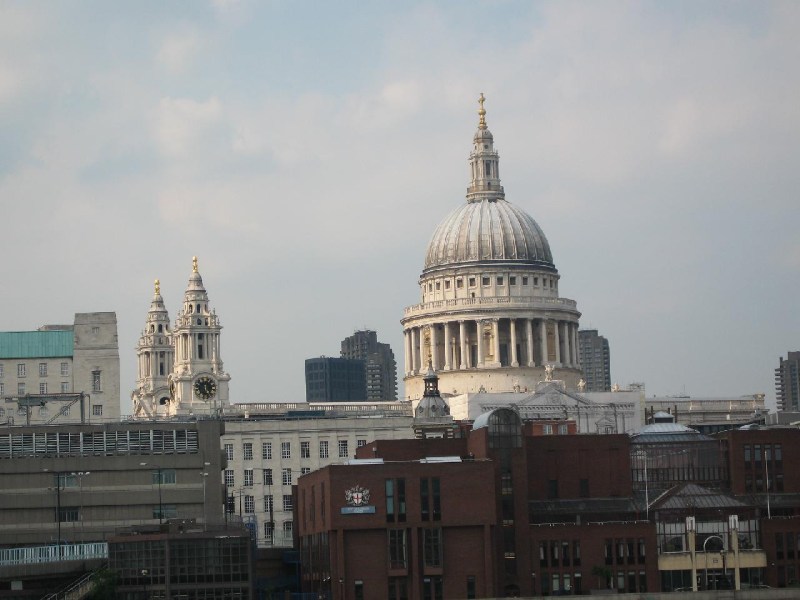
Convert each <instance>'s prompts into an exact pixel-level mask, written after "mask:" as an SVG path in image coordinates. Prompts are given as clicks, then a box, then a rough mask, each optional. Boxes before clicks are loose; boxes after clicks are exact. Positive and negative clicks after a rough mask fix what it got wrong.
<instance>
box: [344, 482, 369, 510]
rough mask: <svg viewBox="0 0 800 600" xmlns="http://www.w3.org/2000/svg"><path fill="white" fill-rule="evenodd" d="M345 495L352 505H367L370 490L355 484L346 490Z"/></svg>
mask: <svg viewBox="0 0 800 600" xmlns="http://www.w3.org/2000/svg"><path fill="white" fill-rule="evenodd" d="M344 497H345V499H346V500H347V503H348V504H349V505H350V506H365V505H367V504H369V490H368V489H367V488H363V487H361V486H360V485H355V486H353V487H351V488H350V489H349V490H346V491H345V493H344Z"/></svg>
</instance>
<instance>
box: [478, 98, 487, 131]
mask: <svg viewBox="0 0 800 600" xmlns="http://www.w3.org/2000/svg"><path fill="white" fill-rule="evenodd" d="M484 102H486V97H485V96H484V95H483V92H481V97H480V98H478V104H480V105H481V107H480V108H479V109H478V116H479V117H480V118H481V120H480V121H478V129H486V109H485V108H483V103H484Z"/></svg>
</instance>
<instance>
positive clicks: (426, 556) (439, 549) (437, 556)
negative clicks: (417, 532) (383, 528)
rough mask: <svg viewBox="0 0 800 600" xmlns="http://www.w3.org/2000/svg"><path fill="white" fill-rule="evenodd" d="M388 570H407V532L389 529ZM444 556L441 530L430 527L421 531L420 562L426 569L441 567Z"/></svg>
mask: <svg viewBox="0 0 800 600" xmlns="http://www.w3.org/2000/svg"><path fill="white" fill-rule="evenodd" d="M387 543H388V547H389V552H388V555H389V568H390V569H407V568H408V564H409V549H408V546H409V545H408V530H406V529H389V530H388V531H387ZM443 555H444V548H443V538H442V529H441V528H440V527H432V528H429V529H423V530H422V560H423V562H424V564H425V566H426V567H441V566H442V557H443Z"/></svg>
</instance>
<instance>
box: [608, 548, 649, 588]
mask: <svg viewBox="0 0 800 600" xmlns="http://www.w3.org/2000/svg"><path fill="white" fill-rule="evenodd" d="M605 557H606V564H607V565H613V564H617V565H622V564H626V563H627V564H629V565H632V564H636V563H638V564H644V562H645V545H644V538H639V539H638V540H636V539H626V540H623V539H617V540H611V539H608V540H606V541H605ZM634 591H635V590H634Z"/></svg>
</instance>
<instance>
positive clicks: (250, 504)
mask: <svg viewBox="0 0 800 600" xmlns="http://www.w3.org/2000/svg"><path fill="white" fill-rule="evenodd" d="M244 512H245V514H248V515H252V514H253V513H254V512H256V499H255V496H248V495H245V497H244Z"/></svg>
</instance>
